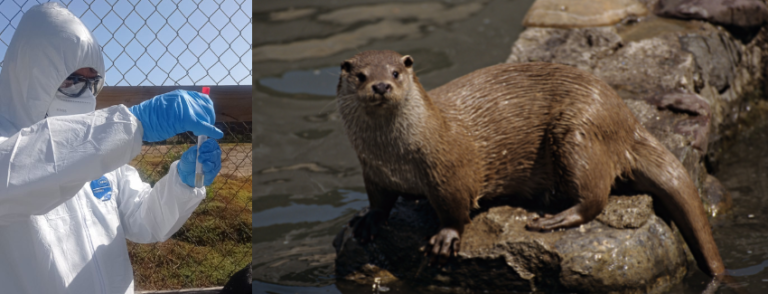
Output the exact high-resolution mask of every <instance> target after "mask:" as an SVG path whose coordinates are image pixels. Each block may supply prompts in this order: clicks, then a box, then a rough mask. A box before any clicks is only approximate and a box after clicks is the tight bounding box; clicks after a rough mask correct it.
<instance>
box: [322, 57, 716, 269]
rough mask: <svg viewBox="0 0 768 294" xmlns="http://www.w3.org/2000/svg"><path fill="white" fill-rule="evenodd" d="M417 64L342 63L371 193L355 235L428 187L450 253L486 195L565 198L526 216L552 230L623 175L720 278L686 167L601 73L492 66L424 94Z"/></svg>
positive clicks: (602, 200)
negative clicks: (567, 203) (556, 208)
mask: <svg viewBox="0 0 768 294" xmlns="http://www.w3.org/2000/svg"><path fill="white" fill-rule="evenodd" d="M413 62H414V61H413V58H412V57H411V56H407V55H406V56H402V55H400V54H398V53H396V52H393V51H366V52H362V53H359V54H357V55H355V56H354V57H352V58H351V59H348V60H346V61H344V62H343V63H342V64H341V74H340V77H339V84H338V86H337V104H338V109H339V112H340V115H341V118H342V121H343V124H344V127H345V130H346V133H347V136H348V137H349V140H350V142H351V144H352V146H353V148H354V150H355V151H356V153H357V157H358V160H359V161H360V164H361V166H362V171H363V180H364V183H365V189H366V192H367V193H368V199H369V201H370V211H369V212H368V213H367V214H366V215H364V216H362V217H359V218H356V219H354V220H353V221H352V222H351V223H350V225H351V226H353V227H354V229H353V234H354V236H355V237H356V238H357V239H358V240H361V241H362V242H366V241H368V240H372V239H373V237H374V236H375V235H376V234H377V232H378V228H379V226H380V225H382V223H383V222H385V221H386V220H387V218H388V217H389V213H390V210H391V209H392V207H393V206H394V204H395V202H396V200H397V198H398V197H399V196H406V197H410V196H423V197H426V198H427V199H428V201H429V203H430V205H431V206H432V207H433V208H434V210H435V211H436V213H437V215H438V217H439V219H440V225H441V228H440V230H439V231H438V232H437V234H435V235H434V236H433V237H432V238H431V239H430V240H429V244H430V245H431V246H432V248H431V252H432V253H433V254H434V255H433V258H434V256H439V257H440V259H443V260H444V259H445V258H448V257H449V256H450V255H451V254H456V253H457V252H458V251H459V250H460V240H461V235H462V233H463V231H464V226H465V225H466V224H468V223H469V222H470V210H471V209H473V208H477V207H478V204H477V203H478V202H477V201H478V200H479V199H480V198H490V197H499V196H508V197H509V196H512V197H529V198H532V197H544V198H551V197H553V194H555V195H557V196H558V197H567V198H568V199H570V200H571V201H573V203H575V205H573V206H572V207H570V208H568V209H565V210H564V211H562V212H559V213H557V214H554V215H548V214H547V215H544V216H543V217H538V218H535V219H533V220H531V221H529V222H528V224H527V228H528V229H529V230H537V231H551V230H555V229H560V228H570V227H574V226H578V225H580V224H583V223H586V222H589V221H591V220H593V219H594V218H595V217H596V216H597V215H598V214H599V213H600V212H601V211H602V210H603V208H604V207H605V206H606V203H607V201H608V196H609V194H610V193H611V188H612V186H614V185H615V184H616V183H617V181H622V182H628V183H631V184H632V187H633V189H635V190H637V191H638V192H646V193H649V194H651V195H652V196H653V198H654V199H656V200H657V201H659V202H660V203H661V204H662V206H663V207H665V208H666V209H667V210H668V211H669V212H671V213H670V215H671V218H672V221H674V222H675V223H676V224H677V226H678V227H679V229H680V231H681V232H682V235H683V237H684V239H685V241H686V242H687V243H688V245H689V247H690V248H691V251H692V252H693V255H694V257H695V259H696V261H697V263H698V266H699V267H700V268H701V269H702V270H703V271H704V272H705V273H707V274H709V275H711V276H720V275H724V273H725V268H724V266H723V262H722V260H721V258H720V253H719V252H718V249H717V246H716V245H715V241H714V239H713V238H712V231H711V228H710V225H709V221H708V220H707V216H706V213H705V211H704V207H703V205H702V202H701V200H700V198H699V195H698V192H697V189H696V187H695V186H694V184H693V181H692V180H691V178H690V176H689V175H688V173H687V172H686V169H685V168H684V167H683V165H682V163H680V161H679V160H678V159H677V158H676V157H675V156H674V155H673V154H672V153H671V152H670V151H669V150H667V149H666V148H665V147H664V146H663V145H662V144H661V143H660V142H659V141H658V140H657V139H656V138H655V137H654V136H653V135H651V134H650V133H649V132H648V131H647V130H646V129H645V128H644V127H643V126H642V125H641V124H640V123H639V122H638V121H637V119H636V118H635V116H634V115H633V114H632V112H631V111H630V110H629V108H628V107H627V106H626V104H625V103H624V101H622V100H621V98H619V96H618V94H616V92H615V91H614V90H613V89H612V88H611V87H610V86H609V85H607V84H606V83H605V82H603V81H602V80H600V79H599V78H597V77H596V76H594V75H592V74H590V73H587V72H585V71H582V70H579V69H576V68H573V67H570V66H566V65H559V64H553V63H543V62H532V63H521V64H499V65H495V66H490V67H486V68H483V69H479V70H477V71H474V72H472V73H470V74H467V75H465V76H462V77H459V78H457V79H455V80H453V81H451V82H449V83H447V84H445V85H443V86H440V87H438V88H436V89H433V90H431V91H429V92H426V91H425V90H424V88H423V87H422V86H421V84H420V83H419V79H418V78H417V77H416V75H415V73H414V70H413ZM550 191H555V193H552V192H550ZM553 199H554V198H553ZM546 200H549V199H546ZM554 200H556V199H554Z"/></svg>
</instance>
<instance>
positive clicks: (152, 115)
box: [130, 90, 224, 142]
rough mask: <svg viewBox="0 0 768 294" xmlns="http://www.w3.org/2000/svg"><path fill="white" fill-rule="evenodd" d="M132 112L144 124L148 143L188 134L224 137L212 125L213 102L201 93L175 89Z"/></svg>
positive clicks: (142, 103) (137, 106)
mask: <svg viewBox="0 0 768 294" xmlns="http://www.w3.org/2000/svg"><path fill="white" fill-rule="evenodd" d="M130 110H131V113H133V115H134V116H136V118H138V119H139V121H140V122H141V126H142V127H143V128H144V136H143V137H142V140H144V141H147V142H157V141H162V140H165V139H168V138H170V137H173V136H174V135H176V134H179V133H183V132H186V131H192V133H194V134H195V135H196V136H199V135H206V136H208V137H211V138H213V139H221V137H223V136H224V133H222V132H221V131H220V130H219V129H217V128H216V127H214V126H213V124H214V123H215V122H216V113H215V112H214V111H213V102H211V99H210V98H208V95H205V94H202V93H198V92H194V91H185V90H175V91H172V92H168V93H165V94H162V95H158V96H155V97H154V98H152V99H149V100H147V101H144V102H141V104H139V105H134V106H132V107H131V108H130Z"/></svg>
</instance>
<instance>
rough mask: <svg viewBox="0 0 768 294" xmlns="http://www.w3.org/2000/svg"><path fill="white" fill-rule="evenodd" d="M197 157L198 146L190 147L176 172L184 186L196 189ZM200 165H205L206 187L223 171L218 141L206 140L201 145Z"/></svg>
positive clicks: (182, 157)
mask: <svg viewBox="0 0 768 294" xmlns="http://www.w3.org/2000/svg"><path fill="white" fill-rule="evenodd" d="M195 157H197V145H195V146H192V147H190V148H189V149H187V151H184V154H182V155H181V159H180V160H179V164H177V165H176V170H177V171H178V172H179V177H181V181H182V182H184V184H187V185H189V186H190V187H195ZM198 160H200V163H202V164H203V174H204V175H205V182H204V183H203V184H204V185H206V186H209V185H211V183H213V179H214V178H215V177H216V175H218V174H219V171H221V148H220V147H219V143H216V140H206V141H205V142H203V144H202V145H200V157H199V158H198Z"/></svg>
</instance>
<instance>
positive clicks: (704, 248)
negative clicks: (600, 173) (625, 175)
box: [633, 130, 725, 276]
mask: <svg viewBox="0 0 768 294" xmlns="http://www.w3.org/2000/svg"><path fill="white" fill-rule="evenodd" d="M637 133H638V134H637V135H638V136H637V137H640V140H638V142H637V146H636V148H634V150H633V151H634V152H635V154H636V155H637V156H636V160H637V161H636V162H635V163H636V165H635V168H634V169H633V176H634V178H635V182H636V183H637V184H638V187H642V190H646V191H647V192H649V193H651V194H652V195H653V196H654V199H655V200H656V201H659V202H661V205H662V206H663V207H664V208H665V209H666V210H667V211H668V212H669V216H670V217H671V218H672V220H673V221H674V222H675V224H676V225H677V227H678V229H680V232H681V233H682V234H683V238H684V239H685V242H686V243H687V244H688V247H689V248H690V249H691V252H692V253H693V256H694V258H695V259H696V263H697V264H698V266H699V268H701V270H703V271H704V272H705V273H707V274H709V275H711V276H720V275H722V274H724V273H725V267H724V266H723V261H722V259H721V258H720V253H719V252H718V250H717V246H716V245H715V240H714V238H712V228H711V227H710V225H709V221H708V220H707V214H706V212H705V211H704V206H703V205H702V202H701V198H699V193H698V191H697V190H696V186H695V185H694V184H693V181H692V180H691V177H690V176H689V175H688V172H687V171H686V169H685V167H683V164H682V163H680V161H679V160H678V159H677V158H676V157H675V156H674V155H673V154H672V152H670V151H669V150H667V148H665V147H664V146H663V145H662V144H661V143H660V142H659V141H658V140H656V138H654V137H653V135H651V134H650V133H648V132H647V131H645V130H639V131H637Z"/></svg>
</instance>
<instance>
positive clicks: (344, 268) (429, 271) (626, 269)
mask: <svg viewBox="0 0 768 294" xmlns="http://www.w3.org/2000/svg"><path fill="white" fill-rule="evenodd" d="M534 216H535V214H534V213H532V212H529V211H526V210H524V209H522V208H514V207H510V206H503V205H502V206H496V207H492V208H490V209H488V210H486V211H482V212H479V213H477V214H476V215H474V217H473V219H472V223H471V224H469V225H468V226H467V227H466V229H465V232H464V236H463V238H462V240H461V251H460V252H459V254H458V256H457V257H454V258H452V259H451V260H449V261H448V263H447V264H446V265H445V266H444V267H442V268H440V267H438V266H429V265H428V264H427V263H428V257H425V256H424V255H423V253H422V249H423V248H424V246H425V245H426V244H427V242H426V240H427V239H428V238H429V237H430V236H432V234H434V233H435V232H437V229H438V226H439V222H438V218H437V215H436V214H435V212H434V210H432V208H431V206H430V205H429V203H427V202H426V201H420V202H417V201H406V200H400V201H398V202H397V204H396V205H395V208H394V209H393V211H392V214H391V216H390V218H389V220H388V225H385V226H383V228H382V231H381V233H380V235H379V236H377V238H376V239H375V240H374V241H373V242H372V243H369V244H365V245H361V244H360V243H358V242H357V241H356V240H355V239H354V238H351V234H350V231H351V229H349V228H345V229H344V230H343V231H342V232H340V233H339V234H338V235H337V237H336V239H335V240H334V247H335V248H336V251H337V258H336V273H337V276H338V277H340V278H343V279H345V280H351V281H356V282H359V283H366V284H370V283H371V281H373V280H374V279H375V278H377V277H381V278H384V279H387V280H388V281H389V282H393V281H395V280H394V279H393V278H392V277H396V279H399V280H405V281H408V282H409V283H411V284H414V285H415V286H417V287H422V288H426V289H436V288H440V289H443V290H445V289H451V290H462V289H463V290H471V291H473V292H477V291H483V290H487V291H526V292H527V291H543V292H551V291H557V292H587V293H595V292H614V293H647V292H655V291H664V290H665V289H668V288H669V287H670V286H671V285H672V284H674V283H677V282H679V281H680V280H681V279H682V277H683V276H684V275H685V272H686V271H685V267H686V264H687V263H688V262H689V261H688V255H687V253H686V252H685V248H686V247H685V245H684V242H683V241H682V238H680V237H679V234H676V233H675V232H674V231H673V230H672V229H670V228H669V226H667V225H666V224H665V223H664V222H663V221H662V220H661V219H660V218H658V217H656V216H655V215H654V214H653V210H652V200H651V198H650V197H649V196H647V195H641V196H629V197H611V198H610V201H609V203H608V206H607V207H606V209H605V210H604V211H603V213H602V214H601V215H600V216H599V217H598V220H594V221H591V222H589V223H587V224H584V225H582V226H581V227H578V228H573V229H568V230H561V231H556V232H547V233H541V232H530V231H527V230H525V223H526V222H527V221H528V220H529V219H530V218H532V217H534ZM361 257H362V258H361Z"/></svg>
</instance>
